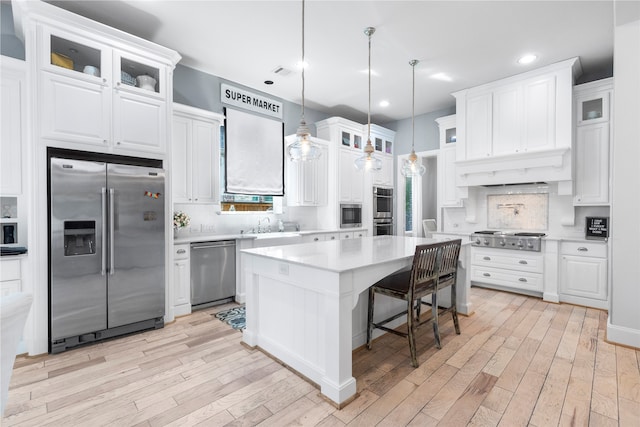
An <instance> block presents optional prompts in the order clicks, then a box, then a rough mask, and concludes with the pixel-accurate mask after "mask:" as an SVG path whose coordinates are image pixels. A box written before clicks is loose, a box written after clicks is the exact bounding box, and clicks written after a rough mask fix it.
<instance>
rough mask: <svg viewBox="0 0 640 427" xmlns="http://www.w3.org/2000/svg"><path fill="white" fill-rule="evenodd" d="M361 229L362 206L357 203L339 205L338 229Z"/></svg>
mask: <svg viewBox="0 0 640 427" xmlns="http://www.w3.org/2000/svg"><path fill="white" fill-rule="evenodd" d="M357 227H362V205H361V204H357V203H349V204H347V203H341V204H340V228H357Z"/></svg>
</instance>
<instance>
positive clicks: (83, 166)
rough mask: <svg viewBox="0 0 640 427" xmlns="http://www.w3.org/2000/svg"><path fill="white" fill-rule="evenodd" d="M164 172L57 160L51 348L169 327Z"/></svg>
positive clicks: (52, 175) (52, 183)
mask: <svg viewBox="0 0 640 427" xmlns="http://www.w3.org/2000/svg"><path fill="white" fill-rule="evenodd" d="M164 196H165V183H164V171H163V170H162V169H160V168H157V167H145V166H133V165H129V164H115V163H109V162H105V161H93V160H92V161H87V160H77V159H70V158H59V157H54V156H50V169H49V213H50V252H49V253H50V284H49V285H50V286H49V291H50V292H49V297H50V306H49V307H50V322H49V326H50V329H49V338H50V351H51V352H52V353H58V352H61V351H64V350H66V349H68V348H71V347H74V346H76V345H79V344H84V343H87V342H92V341H96V340H100V339H104V338H109V337H113V336H117V335H122V334H127V333H131V332H136V331H140V330H144V329H151V328H159V327H162V326H164V320H163V316H164V307H165V303H164V301H165V241H164V236H165V234H164V229H165V215H164V204H165V197H164Z"/></svg>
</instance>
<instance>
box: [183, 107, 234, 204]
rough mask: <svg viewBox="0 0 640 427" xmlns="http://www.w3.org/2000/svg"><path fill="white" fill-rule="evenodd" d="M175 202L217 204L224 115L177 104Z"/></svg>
mask: <svg viewBox="0 0 640 427" xmlns="http://www.w3.org/2000/svg"><path fill="white" fill-rule="evenodd" d="M173 110H174V114H173V130H172V132H173V138H172V146H171V151H172V165H173V177H172V187H173V201H174V202H176V203H189V202H193V203H216V202H217V201H218V193H219V190H218V187H219V175H220V167H219V161H220V142H219V141H220V139H219V138H220V124H221V123H222V120H223V117H222V116H221V115H219V114H216V113H212V112H209V111H205V110H200V109H198V108H193V107H188V106H186V105H181V104H174V105H173Z"/></svg>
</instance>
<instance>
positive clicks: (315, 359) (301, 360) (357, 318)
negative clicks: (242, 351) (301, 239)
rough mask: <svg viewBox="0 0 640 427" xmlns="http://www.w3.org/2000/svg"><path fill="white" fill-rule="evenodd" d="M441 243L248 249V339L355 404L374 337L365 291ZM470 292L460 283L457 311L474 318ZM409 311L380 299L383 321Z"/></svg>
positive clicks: (380, 240) (379, 239)
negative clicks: (360, 366)
mask: <svg viewBox="0 0 640 427" xmlns="http://www.w3.org/2000/svg"><path fill="white" fill-rule="evenodd" d="M441 240H444V239H425V238H415V237H400V236H374V237H363V238H359V239H350V240H336V241H323V242H313V243H302V244H294V245H286V246H276V247H265V248H256V249H247V250H243V251H242V266H243V267H242V268H243V269H244V274H243V276H244V277H245V280H246V283H245V286H246V292H247V300H246V307H247V314H246V316H247V317H246V329H245V331H244V334H243V341H244V342H245V343H246V344H247V345H249V346H252V347H254V346H257V347H259V348H260V349H262V350H264V351H265V352H267V353H269V354H271V355H272V356H274V357H275V358H277V359H279V360H281V361H282V362H284V363H285V364H287V365H288V366H290V367H291V368H293V369H294V370H296V371H298V372H299V373H300V374H302V375H304V376H305V377H307V378H308V379H309V380H311V381H313V382H314V383H316V384H318V385H319V387H320V390H321V393H322V394H323V395H324V396H326V397H327V398H328V399H330V400H331V401H333V402H335V403H336V404H338V405H343V404H346V403H348V402H349V401H350V400H351V399H352V398H353V397H354V396H355V394H356V381H355V378H353V376H352V374H351V364H352V361H351V353H352V350H353V349H354V348H356V347H358V346H361V345H363V344H364V342H365V339H366V338H365V337H366V322H367V298H366V292H364V291H366V290H367V289H368V288H369V287H370V286H371V285H372V284H374V283H375V282H377V281H378V280H380V279H382V278H383V277H385V276H387V275H389V274H391V273H393V272H395V271H398V270H401V269H404V268H409V267H410V266H411V262H412V259H413V255H414V253H415V247H416V245H419V244H425V243H433V242H437V241H441ZM465 270H466V269H465V268H460V269H459V276H460V277H458V283H459V284H462V283H465V284H466V283H468V280H467V278H466V274H465ZM468 295H469V293H468V287H467V286H466V285H459V287H458V304H457V307H458V308H460V309H462V310H460V312H461V313H462V314H469V313H468V312H467V311H466V308H467V307H470V305H469V304H468V301H467V299H468ZM403 307H404V304H403V303H401V302H398V301H391V300H388V301H387V299H382V298H379V299H378V300H377V301H376V317H377V316H378V315H379V316H381V317H382V316H385V315H387V313H392V312H397V311H398V309H402V308H403ZM397 321H398V325H399V324H402V323H404V321H405V320H403V318H400V319H398V320H397ZM378 332H380V331H378Z"/></svg>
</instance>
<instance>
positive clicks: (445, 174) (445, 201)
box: [436, 114, 462, 207]
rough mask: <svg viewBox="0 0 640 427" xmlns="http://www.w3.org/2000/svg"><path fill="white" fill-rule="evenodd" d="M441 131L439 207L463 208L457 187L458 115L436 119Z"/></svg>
mask: <svg viewBox="0 0 640 427" xmlns="http://www.w3.org/2000/svg"><path fill="white" fill-rule="evenodd" d="M436 122H437V123H438V128H439V130H440V152H439V153H438V206H441V207H442V206H444V207H462V199H461V194H460V190H459V189H458V187H457V186H456V164H455V163H456V140H457V134H456V115H455V114H453V115H450V116H446V117H440V118H438V119H436Z"/></svg>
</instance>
